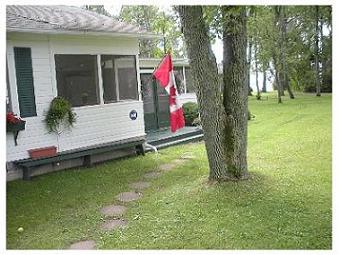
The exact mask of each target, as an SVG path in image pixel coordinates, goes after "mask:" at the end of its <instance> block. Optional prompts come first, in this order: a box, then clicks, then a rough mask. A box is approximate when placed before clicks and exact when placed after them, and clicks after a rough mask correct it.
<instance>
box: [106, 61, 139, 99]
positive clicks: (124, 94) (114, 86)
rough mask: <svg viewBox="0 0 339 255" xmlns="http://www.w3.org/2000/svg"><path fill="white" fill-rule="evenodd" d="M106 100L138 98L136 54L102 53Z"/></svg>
mask: <svg viewBox="0 0 339 255" xmlns="http://www.w3.org/2000/svg"><path fill="white" fill-rule="evenodd" d="M101 68H102V81H103V88H104V102H105V103H111V102H116V101H121V100H137V99H138V83H137V70H136V64H135V56H123V55H102V56H101Z"/></svg>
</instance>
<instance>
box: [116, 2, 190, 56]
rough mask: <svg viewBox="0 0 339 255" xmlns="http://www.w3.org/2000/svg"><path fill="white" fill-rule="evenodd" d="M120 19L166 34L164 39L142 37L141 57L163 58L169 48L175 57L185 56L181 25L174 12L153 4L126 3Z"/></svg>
mask: <svg viewBox="0 0 339 255" xmlns="http://www.w3.org/2000/svg"><path fill="white" fill-rule="evenodd" d="M119 19H120V20H121V21H125V22H129V23H132V24H135V25H138V26H141V27H143V28H145V29H147V30H148V31H152V32H154V33H158V34H161V35H163V36H164V39H141V40H140V56H141V57H149V58H150V57H156V58H161V57H163V55H164V53H167V51H168V50H171V51H172V55H173V56H174V57H183V56H184V54H185V52H184V48H183V44H182V35H181V31H180V25H179V22H178V17H177V16H176V15H175V14H174V13H169V12H164V11H161V10H160V9H159V8H158V7H157V6H152V5H126V6H123V7H122V10H121V12H120V17H119Z"/></svg>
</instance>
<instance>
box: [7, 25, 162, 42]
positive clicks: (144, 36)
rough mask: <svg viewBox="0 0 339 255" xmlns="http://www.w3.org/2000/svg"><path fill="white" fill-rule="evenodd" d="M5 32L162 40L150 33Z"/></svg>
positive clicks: (9, 30)
mask: <svg viewBox="0 0 339 255" xmlns="http://www.w3.org/2000/svg"><path fill="white" fill-rule="evenodd" d="M6 32H19V33H32V34H52V35H58V34H60V35H90V36H108V37H129V38H141V39H163V38H164V37H163V36H162V35H159V34H152V33H119V32H102V31H74V30H51V29H29V28H16V27H10V28H6Z"/></svg>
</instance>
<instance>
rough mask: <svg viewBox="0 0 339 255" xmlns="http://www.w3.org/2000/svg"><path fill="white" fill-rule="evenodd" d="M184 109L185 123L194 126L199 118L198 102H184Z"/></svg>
mask: <svg viewBox="0 0 339 255" xmlns="http://www.w3.org/2000/svg"><path fill="white" fill-rule="evenodd" d="M182 108H183V110H184V117H185V125H186V126H196V125H197V123H198V121H197V120H196V119H198V118H199V109H198V104H197V103H193V102H188V103H184V104H183V106H182Z"/></svg>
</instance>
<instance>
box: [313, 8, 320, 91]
mask: <svg viewBox="0 0 339 255" xmlns="http://www.w3.org/2000/svg"><path fill="white" fill-rule="evenodd" d="M315 19H316V20H315V21H316V22H315V36H314V38H315V41H314V43H315V47H314V51H315V52H314V55H315V86H316V92H317V96H318V97H320V96H321V94H320V79H319V6H318V5H317V6H316V7H315Z"/></svg>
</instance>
